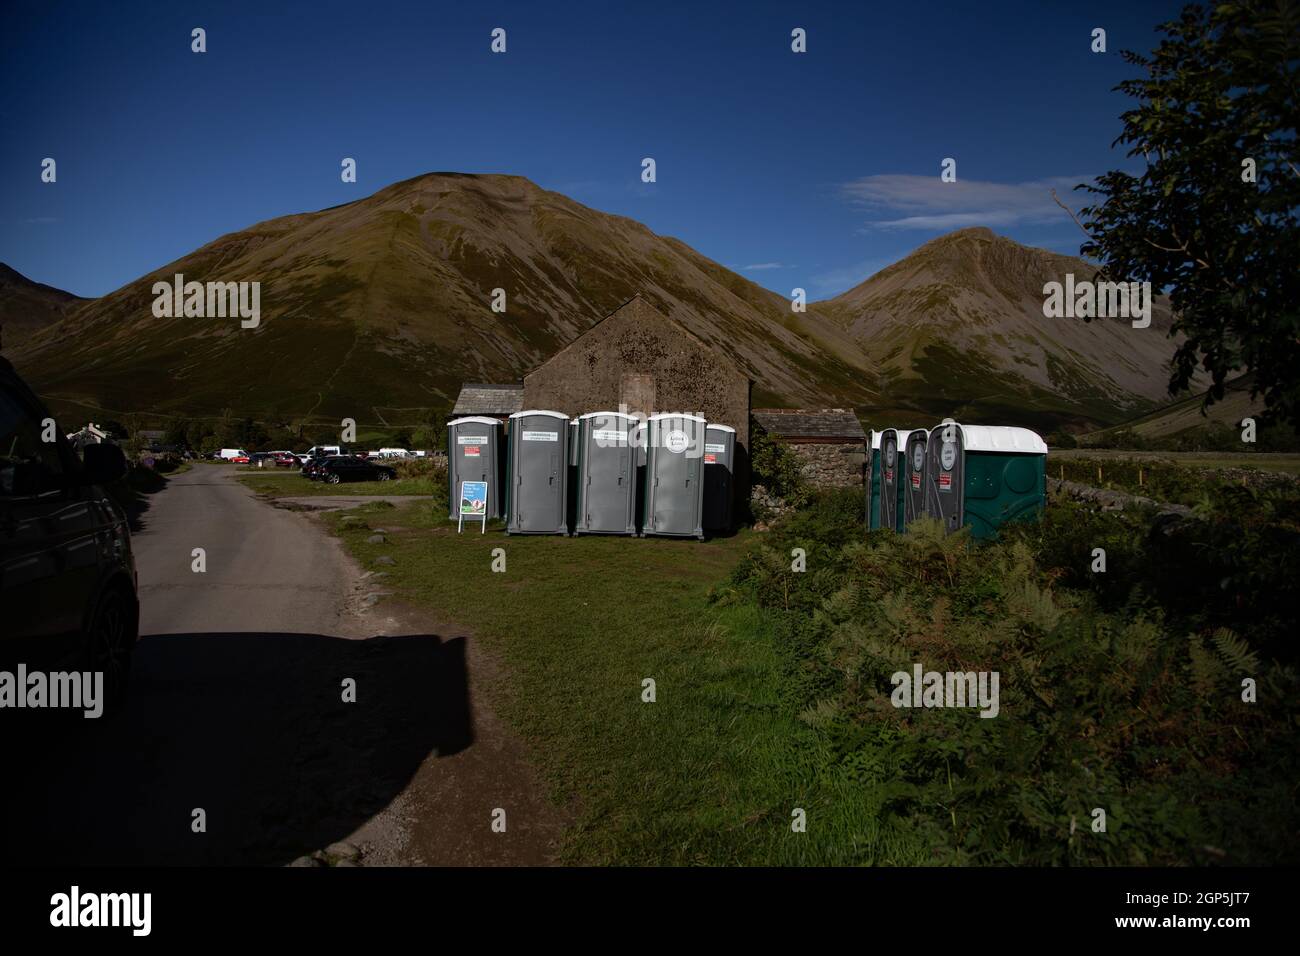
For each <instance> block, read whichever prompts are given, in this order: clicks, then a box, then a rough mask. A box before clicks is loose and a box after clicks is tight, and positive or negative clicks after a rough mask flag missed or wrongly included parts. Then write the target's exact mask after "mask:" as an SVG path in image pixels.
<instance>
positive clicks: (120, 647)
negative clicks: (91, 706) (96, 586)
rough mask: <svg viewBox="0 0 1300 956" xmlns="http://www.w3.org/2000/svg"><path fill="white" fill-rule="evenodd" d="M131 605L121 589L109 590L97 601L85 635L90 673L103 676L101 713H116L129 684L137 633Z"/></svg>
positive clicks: (135, 616) (125, 593)
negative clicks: (112, 711) (97, 603)
mask: <svg viewBox="0 0 1300 956" xmlns="http://www.w3.org/2000/svg"><path fill="white" fill-rule="evenodd" d="M134 605H135V602H134V601H133V600H132V599H131V597H130V595H129V594H128V593H127V591H126V589H125V588H122V587H113V588H109V589H108V590H107V591H106V592H104V595H103V596H102V597H101V598H100V599H99V605H98V606H97V607H96V608H95V614H94V616H93V617H92V618H91V620H90V627H89V629H88V631H87V635H86V636H87V655H88V657H89V665H90V670H91V671H92V672H100V673H102V674H103V675H104V709H105V710H106V711H109V710H116V709H117V708H118V707H120V706H121V705H122V703H123V702H124V701H125V699H126V694H127V690H128V688H129V686H130V683H131V654H132V652H133V651H134V650H135V640H136V636H137V632H138V630H139V619H138V616H137V612H136V608H135V606H134Z"/></svg>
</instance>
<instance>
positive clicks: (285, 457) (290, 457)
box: [273, 452, 298, 468]
mask: <svg viewBox="0 0 1300 956" xmlns="http://www.w3.org/2000/svg"><path fill="white" fill-rule="evenodd" d="M273 460H274V461H275V467H276V468H291V467H292V468H297V467H298V456H297V455H295V454H293V453H292V452H285V453H284V454H282V455H276V456H275V458H274V459H273Z"/></svg>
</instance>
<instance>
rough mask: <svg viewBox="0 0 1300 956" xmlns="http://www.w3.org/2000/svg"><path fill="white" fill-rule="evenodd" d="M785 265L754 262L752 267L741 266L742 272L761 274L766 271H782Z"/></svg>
mask: <svg viewBox="0 0 1300 956" xmlns="http://www.w3.org/2000/svg"><path fill="white" fill-rule="evenodd" d="M784 268H785V264H784V263H780V262H756V263H754V264H753V265H752V266H742V267H741V270H742V271H744V272H763V271H765V270H767V269H784Z"/></svg>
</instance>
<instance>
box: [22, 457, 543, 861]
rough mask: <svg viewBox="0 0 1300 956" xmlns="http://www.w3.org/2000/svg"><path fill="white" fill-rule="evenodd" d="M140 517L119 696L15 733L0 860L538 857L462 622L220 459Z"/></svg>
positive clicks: (531, 788)
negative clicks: (61, 722) (135, 636)
mask: <svg viewBox="0 0 1300 956" xmlns="http://www.w3.org/2000/svg"><path fill="white" fill-rule="evenodd" d="M139 524H140V527H139V529H138V530H137V532H136V534H135V536H134V544H135V548H136V551H137V556H138V570H139V578H140V596H141V602H142V628H141V640H140V643H139V646H138V648H137V651H136V659H135V671H134V675H133V686H132V693H131V698H130V701H129V703H128V706H127V708H126V709H125V710H124V711H123V712H122V713H121V714H119V715H117V716H115V717H112V718H105V719H103V720H99V721H82V720H78V721H76V722H75V723H73V724H71V725H67V726H60V727H57V728H52V729H50V728H45V727H39V728H34V729H33V730H32V732H31V733H29V734H28V735H26V737H25V739H24V741H23V745H22V750H23V754H22V759H23V760H25V761H26V764H25V765H24V764H21V763H20V764H18V765H19V766H24V773H23V774H22V775H21V779H20V780H18V781H16V782H14V783H13V784H12V785H10V784H7V785H6V791H5V796H4V798H3V799H4V800H5V802H7V803H8V804H9V806H8V807H7V808H6V811H5V813H4V814H3V819H4V820H5V821H6V823H7V824H9V825H10V826H8V828H7V829H8V832H6V833H5V834H4V835H3V844H2V845H3V853H4V856H5V858H6V860H7V861H8V862H16V863H35V864H48V863H94V864H113V863H117V864H138V863H156V864H218V865H225V864H270V865H284V864H288V863H291V862H293V861H299V864H300V865H302V864H303V863H304V862H305V860H304V858H310V857H311V856H312V855H313V854H317V855H318V856H323V855H324V854H321V853H320V851H323V850H325V848H327V847H331V846H336V852H333V853H331V854H329V855H328V856H329V860H330V862H339V861H340V860H346V861H347V862H348V863H349V864H356V863H359V864H360V865H406V864H444V865H460V864H466V865H474V864H545V863H548V862H551V861H552V860H553V857H554V852H555V847H556V845H557V842H558V840H559V837H560V834H561V832H562V830H563V827H564V824H565V815H564V814H563V813H562V812H561V811H560V810H558V809H557V808H555V807H553V806H552V805H551V804H550V803H549V802H548V801H547V800H546V798H545V795H544V794H545V790H544V788H543V786H542V785H541V783H540V781H539V780H538V777H537V775H536V773H535V771H534V769H533V766H532V765H531V763H530V762H529V759H528V754H527V751H526V748H525V746H524V745H523V743H522V742H521V741H520V740H519V739H518V738H517V737H515V736H514V734H512V733H511V731H510V729H509V728H508V727H506V726H505V725H504V724H503V723H502V721H500V720H499V719H498V718H497V717H496V715H495V714H494V713H493V712H492V710H491V708H490V707H489V706H488V704H487V701H486V695H485V694H484V693H480V692H478V691H479V690H481V689H482V688H485V687H488V686H490V685H491V684H492V683H493V682H495V681H499V680H501V677H502V674H501V671H500V669H499V667H498V666H497V665H496V663H495V662H494V661H493V660H492V659H491V658H490V657H489V655H487V654H486V652H484V651H482V650H480V648H479V647H478V645H477V644H476V642H475V641H474V639H473V635H472V634H470V633H468V632H467V631H465V629H463V628H458V627H455V626H454V625H452V624H450V623H448V622H445V621H439V620H435V619H432V618H431V617H430V616H429V615H428V614H426V613H424V612H423V611H421V610H420V609H417V608H414V607H409V606H405V605H401V604H398V603H395V602H394V601H393V600H392V598H391V597H389V596H387V595H385V594H384V593H383V592H382V590H381V589H378V588H376V587H374V586H373V581H372V580H371V578H370V576H369V575H367V574H364V573H363V572H362V571H361V570H360V568H358V567H357V565H356V564H355V562H353V561H352V559H351V558H350V557H349V556H348V555H347V554H346V552H345V551H344V549H343V547H342V545H341V544H340V543H339V542H338V541H337V540H336V539H335V538H333V537H332V536H331V535H329V534H327V533H326V532H325V530H324V529H323V528H322V527H321V525H320V523H319V520H318V519H314V518H313V517H312V516H310V515H307V514H303V513H300V512H296V511H291V510H288V509H285V508H277V507H274V506H273V505H272V504H270V503H268V502H266V501H262V500H259V499H258V498H257V497H256V496H254V495H253V494H252V492H251V491H249V490H248V489H247V488H245V487H243V486H242V485H241V484H239V483H238V482H237V481H235V480H234V479H233V474H227V473H226V471H225V469H219V468H216V467H203V468H196V469H193V470H192V471H190V472H187V473H185V474H182V475H178V476H176V477H175V478H174V479H172V480H171V481H170V482H169V483H168V485H167V487H166V488H165V489H164V490H162V491H161V492H159V493H157V494H156V495H154V496H152V498H151V499H150V500H149V506H148V508H147V510H146V511H145V512H144V513H143V514H142V515H141V517H140V519H139ZM194 548H203V549H204V550H205V560H206V570H205V571H203V572H202V573H200V572H196V571H195V570H194V566H193V560H194V559H193V557H192V552H193V549H194ZM348 684H350V685H351V686H354V687H355V701H354V702H353V701H345V700H344V699H343V698H344V687H345V685H348ZM497 808H501V809H503V810H504V811H505V818H506V831H505V832H504V833H500V832H494V831H493V828H492V822H493V812H494V810H496V809H497ZM198 811H201V814H202V818H203V828H202V829H201V830H196V819H197V815H196V814H197V812H198ZM338 844H346V845H347V846H344V847H337V845H338ZM358 850H359V851H360V856H359V859H355V857H356V855H357V854H356V851H358Z"/></svg>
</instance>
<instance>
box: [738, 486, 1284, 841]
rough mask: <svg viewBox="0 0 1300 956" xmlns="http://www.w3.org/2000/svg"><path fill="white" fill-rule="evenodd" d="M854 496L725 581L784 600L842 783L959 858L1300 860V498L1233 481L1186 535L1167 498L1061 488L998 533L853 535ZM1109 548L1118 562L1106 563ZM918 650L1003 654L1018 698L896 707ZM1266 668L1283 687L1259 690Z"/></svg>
mask: <svg viewBox="0 0 1300 956" xmlns="http://www.w3.org/2000/svg"><path fill="white" fill-rule="evenodd" d="M1247 494H1249V493H1247ZM840 506H841V507H843V508H844V510H845V512H847V507H848V502H847V501H844V502H842V503H841V505H840ZM836 507H837V505H836V502H835V501H834V500H833V499H832V500H829V501H819V502H818V503H816V504H814V505H813V506H812V507H811V508H809V509H807V510H806V511H805V512H802V513H800V514H799V515H796V516H794V517H792V518H791V519H790V520H789V521H787V522H784V523H782V524H781V525H780V526H778V528H777V529H776V531H775V532H774V533H773V534H772V535H771V536H770V537H769V538H768V539H767V541H766V542H765V544H764V545H763V546H762V547H760V548H759V549H758V550H757V551H756V552H755V553H753V554H751V555H750V556H749V557H748V558H747V559H746V560H745V561H743V562H742V563H741V564H740V565H739V566H738V567H737V568H736V570H735V572H734V573H733V575H732V576H731V578H730V580H729V581H728V582H727V584H726V585H725V586H724V587H721V588H719V589H717V591H716V592H715V595H714V597H715V600H717V601H718V602H720V603H735V602H746V603H752V604H756V605H758V606H760V607H763V608H765V609H766V613H767V614H768V615H769V617H770V619H771V621H772V630H773V634H774V635H775V637H776V639H777V640H778V641H780V643H781V645H782V646H783V648H784V650H785V654H786V657H787V660H788V665H787V668H788V675H787V688H786V693H787V701H786V703H787V705H788V706H789V707H791V708H794V709H796V710H797V711H798V712H799V713H800V714H801V716H802V719H803V721H804V722H805V723H806V724H807V725H808V726H809V727H811V728H813V729H814V730H815V731H816V733H817V736H818V741H819V744H818V747H817V750H816V752H817V753H818V754H819V760H820V761H821V766H820V768H819V770H818V774H819V776H820V777H821V778H824V779H825V781H827V784H828V786H832V787H841V788H844V787H846V786H847V789H849V790H850V791H851V792H854V793H858V794H860V798H861V800H862V801H863V802H864V806H870V807H873V808H876V813H877V814H878V815H879V817H880V820H879V822H880V825H881V826H889V827H899V826H904V827H907V828H912V829H914V830H916V831H917V832H919V833H920V834H921V835H923V836H924V838H926V839H928V840H929V841H930V844H931V845H932V846H933V847H934V850H933V853H934V859H935V860H936V862H944V863H975V864H1034V865H1060V864H1070V863H1080V864H1115V865H1140V864H1173V863H1184V864H1186V863H1204V862H1218V861H1226V862H1233V863H1275V862H1281V861H1287V862H1295V861H1296V860H1297V859H1298V858H1300V853H1298V851H1297V842H1296V840H1297V837H1296V834H1297V831H1298V829H1300V828H1298V827H1297V823H1298V822H1300V820H1298V819H1297V811H1296V806H1295V800H1294V797H1293V795H1292V794H1291V788H1292V787H1293V786H1294V781H1295V780H1296V779H1297V771H1298V770H1300V761H1298V760H1297V754H1296V749H1295V747H1294V739H1293V737H1294V727H1295V722H1296V720H1297V719H1300V707H1298V706H1297V702H1298V701H1300V697H1298V696H1297V693H1296V691H1297V690H1298V689H1300V686H1298V685H1300V681H1297V675H1296V672H1295V670H1294V669H1293V668H1291V667H1290V665H1289V664H1287V663H1285V662H1284V663H1278V662H1276V661H1271V660H1270V659H1269V655H1268V654H1267V653H1265V652H1264V650H1263V649H1262V647H1261V644H1260V635H1262V634H1267V633H1274V632H1277V633H1280V631H1278V630H1277V629H1278V628H1280V627H1281V626H1282V621H1281V620H1280V618H1282V617H1289V618H1290V623H1291V625H1292V629H1293V625H1294V612H1293V611H1291V610H1289V609H1290V608H1293V607H1294V598H1295V593H1294V588H1295V585H1294V584H1293V583H1289V582H1286V581H1282V580H1279V575H1282V574H1290V576H1291V578H1292V579H1295V578H1296V577H1297V576H1296V574H1295V570H1296V569H1295V567H1294V564H1293V563H1287V561H1290V560H1291V559H1289V558H1288V559H1287V561H1282V562H1278V558H1277V552H1276V549H1277V548H1279V547H1281V548H1284V549H1289V550H1290V552H1291V554H1294V553H1295V552H1294V549H1295V546H1296V542H1297V540H1300V537H1298V535H1297V529H1296V527H1295V525H1294V520H1295V514H1294V508H1295V503H1294V502H1289V503H1288V502H1285V501H1281V500H1279V501H1273V502H1268V503H1261V502H1260V501H1259V500H1258V499H1243V500H1241V501H1228V500H1226V499H1225V501H1224V502H1223V503H1222V504H1221V505H1220V506H1219V508H1218V509H1215V508H1213V507H1211V508H1208V509H1207V510H1206V511H1205V512H1204V513H1203V514H1199V515H1198V516H1197V517H1195V518H1193V519H1192V520H1190V521H1186V522H1182V523H1181V528H1180V530H1179V531H1178V532H1177V533H1176V534H1173V535H1172V536H1171V533H1170V528H1169V527H1168V526H1167V520H1166V519H1157V518H1156V517H1155V516H1154V515H1153V514H1151V513H1141V512H1134V513H1122V514H1115V513H1102V512H1094V511H1089V510H1088V509H1087V508H1086V507H1084V506H1081V505H1078V506H1076V505H1065V506H1053V507H1052V508H1050V509H1049V510H1048V513H1047V516H1046V517H1045V519H1044V520H1043V521H1042V522H1041V523H1039V524H1036V525H1026V526H1023V527H1018V528H1015V529H1011V530H1009V531H1008V532H1007V533H1005V534H1003V535H1002V536H1001V538H1000V539H999V540H998V541H995V542H993V543H990V544H986V545H981V546H978V547H977V546H974V545H973V544H972V542H971V541H970V540H969V538H968V535H967V534H966V532H964V531H963V532H960V533H958V534H953V535H944V534H943V531H942V528H941V527H940V526H939V524H938V523H937V522H933V521H925V522H918V523H916V524H914V525H913V526H912V527H911V528H910V529H909V531H908V533H907V534H904V535H896V534H893V533H891V532H888V531H876V532H871V533H870V534H866V533H863V532H861V531H860V530H854V531H850V530H848V528H846V527H845V525H844V524H843V523H842V522H838V521H835V520H831V518H830V516H831V514H832V513H833V512H834V510H835V509H836ZM1247 513H1249V514H1250V517H1248V518H1247V517H1245V515H1246V514H1247ZM860 527H861V525H860V513H859V515H858V528H859V529H860ZM796 542H802V543H799V544H797V543H796ZM795 546H800V547H804V548H805V550H806V552H807V570H806V571H805V572H802V573H800V572H794V571H791V569H790V563H791V558H790V553H789V552H790V548H791V547H795ZM1094 547H1104V548H1106V551H1107V571H1106V573H1105V574H1093V573H1092V572H1091V570H1090V568H1091V560H1092V549H1093V548H1094ZM1206 549H1209V550H1210V551H1212V552H1213V556H1212V557H1208V558H1207V555H1206ZM1270 562H1275V563H1280V564H1281V567H1270V566H1269V565H1270ZM1225 571H1226V572H1227V573H1228V575H1229V577H1228V581H1227V584H1226V585H1223V588H1224V595H1225V596H1224V597H1223V598H1221V599H1218V600H1217V601H1216V600H1213V599H1210V598H1209V597H1208V596H1207V594H1206V593H1205V588H1207V587H1209V586H1210V582H1212V581H1214V580H1215V579H1216V576H1219V575H1222V574H1224V573H1225ZM1219 580H1220V582H1222V578H1220V579H1219ZM1179 582H1181V585H1180V583H1179ZM1269 588H1275V589H1278V590H1279V593H1278V595H1277V596H1276V597H1275V598H1271V599H1270V598H1268V596H1267V594H1266V593H1265V592H1266V590H1267V589H1269ZM1243 602H1260V604H1261V606H1259V607H1253V608H1252V607H1249V606H1247V605H1246V604H1245V603H1243ZM1232 608H1235V609H1236V616H1235V618H1234V617H1233V614H1232V613H1231V609H1232ZM1265 643H1267V642H1265ZM916 663H920V664H922V665H923V668H924V670H926V671H940V672H945V671H960V672H969V671H977V672H978V671H989V672H997V673H998V674H999V676H1000V701H999V705H1000V709H999V713H998V716H997V717H995V718H992V719H983V718H981V717H980V716H979V714H978V712H977V711H976V710H973V709H957V708H935V709H911V708H906V709H901V708H895V707H894V706H893V705H892V703H891V701H890V694H891V691H892V689H893V685H892V683H891V677H892V675H893V674H895V673H896V672H898V671H904V672H910V670H911V668H912V666H913V665H914V664H916ZM1244 677H1251V678H1253V679H1255V680H1256V681H1257V682H1258V686H1259V691H1258V694H1259V703H1257V704H1248V703H1244V702H1243V701H1242V700H1241V683H1240V682H1241V680H1242V679H1243V678H1244ZM1096 808H1101V809H1103V810H1104V811H1105V813H1106V821H1107V827H1106V832H1104V833H1098V832H1093V829H1092V824H1093V820H1094V815H1093V812H1094V809H1096Z"/></svg>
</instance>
